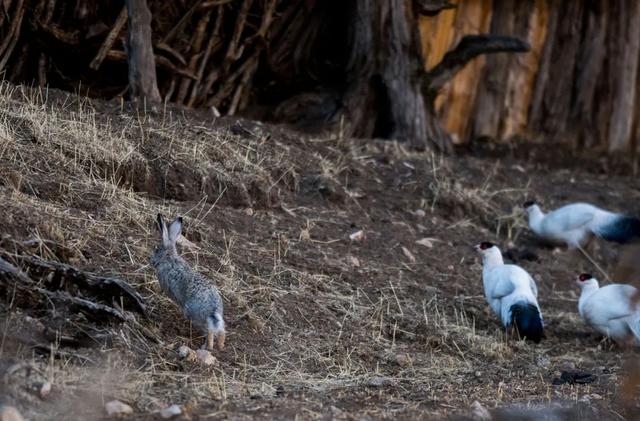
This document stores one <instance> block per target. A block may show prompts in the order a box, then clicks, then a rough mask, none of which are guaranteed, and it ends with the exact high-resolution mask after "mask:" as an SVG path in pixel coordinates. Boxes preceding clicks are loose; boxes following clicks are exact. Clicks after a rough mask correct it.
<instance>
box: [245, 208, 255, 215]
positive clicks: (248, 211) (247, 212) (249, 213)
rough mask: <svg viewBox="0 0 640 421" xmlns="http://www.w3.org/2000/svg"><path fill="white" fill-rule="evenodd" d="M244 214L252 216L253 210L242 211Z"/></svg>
mask: <svg viewBox="0 0 640 421" xmlns="http://www.w3.org/2000/svg"><path fill="white" fill-rule="evenodd" d="M244 213H246V214H247V215H249V216H253V208H246V209H245V210H244Z"/></svg>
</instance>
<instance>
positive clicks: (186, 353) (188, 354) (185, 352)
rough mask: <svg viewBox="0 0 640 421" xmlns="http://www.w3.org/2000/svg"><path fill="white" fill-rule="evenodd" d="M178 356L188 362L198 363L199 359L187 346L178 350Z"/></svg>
mask: <svg viewBox="0 0 640 421" xmlns="http://www.w3.org/2000/svg"><path fill="white" fill-rule="evenodd" d="M178 356H179V357H180V358H182V359H183V360H187V361H196V360H197V359H198V356H197V355H196V352H195V351H194V350H193V349H191V348H189V347H188V346H186V345H182V346H181V347H180V348H178Z"/></svg>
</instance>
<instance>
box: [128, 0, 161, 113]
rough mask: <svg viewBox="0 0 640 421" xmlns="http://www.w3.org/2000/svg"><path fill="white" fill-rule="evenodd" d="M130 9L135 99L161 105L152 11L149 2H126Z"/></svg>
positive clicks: (132, 92) (130, 61) (131, 76)
mask: <svg viewBox="0 0 640 421" xmlns="http://www.w3.org/2000/svg"><path fill="white" fill-rule="evenodd" d="M126 6H127V12H128V15H129V21H128V24H129V27H128V33H127V60H128V64H129V89H130V95H131V99H132V100H133V101H138V100H144V101H146V102H147V103H159V102H161V101H162V98H161V97H160V91H159V90H158V82H157V79H156V64H155V58H154V55H153V47H152V42H151V12H150V11H149V7H148V6H147V1H146V0H126Z"/></svg>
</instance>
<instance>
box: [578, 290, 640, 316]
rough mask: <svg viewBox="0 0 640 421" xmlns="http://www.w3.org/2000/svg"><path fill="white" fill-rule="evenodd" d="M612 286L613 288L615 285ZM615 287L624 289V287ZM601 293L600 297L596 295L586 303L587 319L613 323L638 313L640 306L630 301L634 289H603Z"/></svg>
mask: <svg viewBox="0 0 640 421" xmlns="http://www.w3.org/2000/svg"><path fill="white" fill-rule="evenodd" d="M610 286H611V287H613V286H614V285H610ZM615 286H616V287H618V286H620V287H622V285H615ZM625 286H626V285H625ZM599 292H600V293H599V294H598V295H595V296H594V297H593V298H591V299H590V300H589V301H587V303H586V306H585V308H584V312H585V316H586V318H587V319H589V320H593V321H596V319H597V320H598V321H599V322H603V321H606V320H608V321H612V320H616V319H623V318H625V317H629V316H631V315H633V314H634V313H638V306H637V305H636V304H632V301H631V299H630V298H631V297H630V293H631V292H633V289H630V288H609V289H606V290H605V289H602V290H600V291H599ZM639 314H640V313H639Z"/></svg>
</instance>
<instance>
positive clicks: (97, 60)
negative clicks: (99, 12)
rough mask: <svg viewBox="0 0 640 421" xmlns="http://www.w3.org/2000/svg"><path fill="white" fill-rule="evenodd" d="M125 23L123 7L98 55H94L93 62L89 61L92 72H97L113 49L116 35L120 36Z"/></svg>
mask: <svg viewBox="0 0 640 421" xmlns="http://www.w3.org/2000/svg"><path fill="white" fill-rule="evenodd" d="M126 23H127V8H126V6H125V7H123V8H122V10H121V11H120V14H119V15H118V18H117V19H116V23H115V24H114V25H113V28H111V31H109V34H107V37H106V38H105V40H104V42H103V43H102V46H101V47H100V50H99V51H98V54H96V56H95V57H94V58H93V60H91V64H89V67H90V68H92V69H93V70H98V69H99V68H100V65H101V64H102V62H103V61H104V59H105V57H106V56H107V53H108V52H109V51H110V50H111V48H112V47H113V44H114V43H115V42H116V39H117V38H118V35H120V32H122V28H123V27H124V25H125V24H126Z"/></svg>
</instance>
